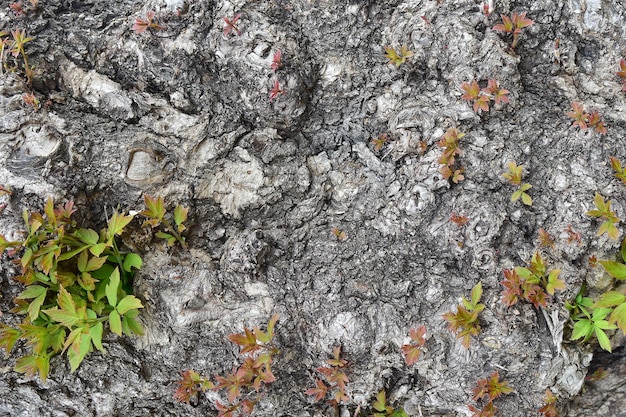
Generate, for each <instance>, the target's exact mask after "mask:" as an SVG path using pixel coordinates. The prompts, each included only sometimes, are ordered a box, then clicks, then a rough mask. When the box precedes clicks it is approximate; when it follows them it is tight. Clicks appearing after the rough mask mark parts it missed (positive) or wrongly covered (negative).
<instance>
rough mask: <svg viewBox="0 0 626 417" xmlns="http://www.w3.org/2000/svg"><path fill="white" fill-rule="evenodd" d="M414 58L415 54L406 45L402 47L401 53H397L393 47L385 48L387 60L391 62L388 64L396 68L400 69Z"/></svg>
mask: <svg viewBox="0 0 626 417" xmlns="http://www.w3.org/2000/svg"><path fill="white" fill-rule="evenodd" d="M412 56H413V52H411V51H410V50H409V48H408V46H406V45H402V46H401V47H400V51H399V52H396V50H395V49H394V48H393V47H392V46H387V47H385V58H387V59H388V60H389V62H387V64H394V65H395V66H396V67H400V66H401V65H402V64H404V63H405V62H406V61H407V59H409V58H411V57H412Z"/></svg>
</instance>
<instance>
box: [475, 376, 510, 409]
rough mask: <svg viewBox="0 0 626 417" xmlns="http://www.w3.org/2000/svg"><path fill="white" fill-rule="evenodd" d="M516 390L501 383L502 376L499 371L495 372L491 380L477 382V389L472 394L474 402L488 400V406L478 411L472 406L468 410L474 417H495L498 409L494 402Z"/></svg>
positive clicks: (505, 383) (484, 379)
mask: <svg viewBox="0 0 626 417" xmlns="http://www.w3.org/2000/svg"><path fill="white" fill-rule="evenodd" d="M513 391H514V390H513V388H511V387H510V386H509V384H508V382H506V381H500V375H499V373H498V371H494V372H493V373H492V374H491V375H490V376H489V378H483V379H479V380H478V381H477V382H476V387H475V388H474V390H473V392H472V401H478V400H482V399H483V398H487V399H488V402H487V404H486V405H485V406H484V407H483V408H482V409H478V408H476V407H474V406H472V405H469V406H468V408H469V409H470V411H471V412H473V413H474V414H473V416H472V417H493V416H495V414H496V412H497V411H498V408H497V407H496V406H495V405H494V404H493V401H494V400H495V399H496V398H498V397H500V396H502V395H506V394H510V393H512V392H513Z"/></svg>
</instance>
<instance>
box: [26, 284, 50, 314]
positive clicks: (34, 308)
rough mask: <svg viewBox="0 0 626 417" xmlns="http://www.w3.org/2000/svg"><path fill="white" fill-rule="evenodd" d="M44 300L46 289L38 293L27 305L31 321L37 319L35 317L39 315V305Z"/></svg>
mask: <svg viewBox="0 0 626 417" xmlns="http://www.w3.org/2000/svg"><path fill="white" fill-rule="evenodd" d="M44 290H45V288H44ZM45 300H46V291H44V292H43V293H41V294H39V295H38V296H37V297H36V298H35V299H33V300H32V301H31V302H30V304H29V305H28V317H29V318H30V321H31V322H33V321H35V320H37V317H39V310H40V309H41V306H42V305H43V303H44V301H45Z"/></svg>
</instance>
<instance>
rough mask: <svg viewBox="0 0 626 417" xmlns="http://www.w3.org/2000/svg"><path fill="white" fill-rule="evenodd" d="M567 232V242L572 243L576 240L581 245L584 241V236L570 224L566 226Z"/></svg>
mask: <svg viewBox="0 0 626 417" xmlns="http://www.w3.org/2000/svg"><path fill="white" fill-rule="evenodd" d="M565 232H567V243H569V244H570V245H571V244H572V243H574V242H577V243H578V244H579V245H580V243H581V242H582V236H581V235H580V233H579V232H577V231H575V230H574V229H572V225H571V224H568V225H567V227H566V228H565Z"/></svg>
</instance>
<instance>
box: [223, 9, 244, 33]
mask: <svg viewBox="0 0 626 417" xmlns="http://www.w3.org/2000/svg"><path fill="white" fill-rule="evenodd" d="M239 19H241V13H239V14H237V15H235V17H233V18H232V19H229V18H227V17H224V30H223V31H222V34H223V35H224V36H228V35H229V34H230V33H235V34H237V36H241V30H240V29H239V27H238V26H237V22H238V21H239Z"/></svg>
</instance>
